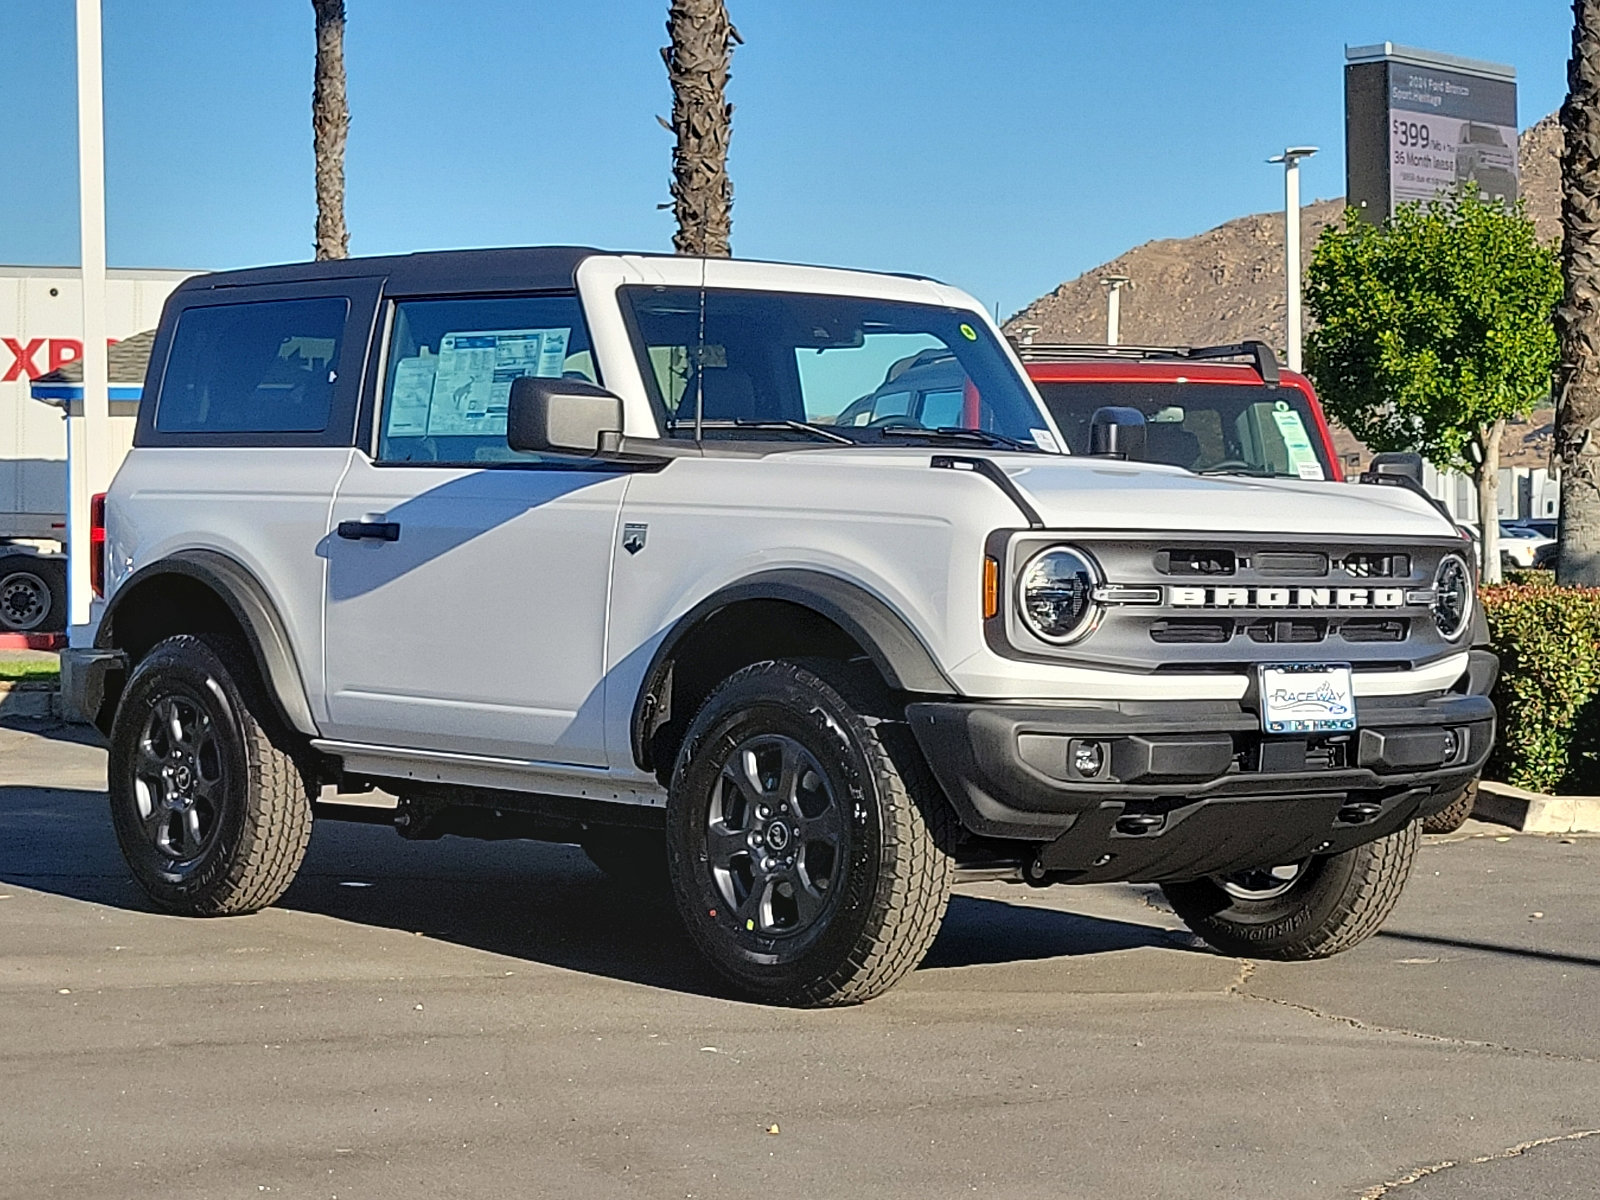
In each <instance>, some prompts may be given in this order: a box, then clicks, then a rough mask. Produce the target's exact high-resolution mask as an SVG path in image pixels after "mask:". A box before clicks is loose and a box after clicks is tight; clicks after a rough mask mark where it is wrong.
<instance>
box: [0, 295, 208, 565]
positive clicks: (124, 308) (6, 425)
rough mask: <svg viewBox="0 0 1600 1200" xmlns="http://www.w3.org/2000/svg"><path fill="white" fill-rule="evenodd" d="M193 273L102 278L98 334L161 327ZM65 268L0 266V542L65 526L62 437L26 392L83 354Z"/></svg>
mask: <svg viewBox="0 0 1600 1200" xmlns="http://www.w3.org/2000/svg"><path fill="white" fill-rule="evenodd" d="M193 274H195V272H193V271H166V270H148V271H145V270H122V269H114V270H111V271H109V272H107V279H106V307H107V313H106V330H107V334H108V336H110V337H111V338H113V339H116V340H120V339H122V338H125V337H129V336H131V335H132V334H135V333H139V332H140V331H142V330H145V329H153V328H154V327H155V326H156V325H157V324H158V323H159V322H160V320H161V307H162V305H163V304H165V303H166V300H167V297H168V296H169V295H170V294H171V293H172V290H173V289H174V288H176V287H177V286H178V284H179V283H180V282H182V281H183V280H184V279H187V278H188V277H189V276H190V275H193ZM80 294H81V293H80V286H79V281H78V272H77V269H76V268H72V267H8V266H0V537H3V536H6V535H8V534H12V535H15V534H19V533H21V534H27V533H35V532H36V530H37V529H38V528H39V525H40V519H41V517H42V516H48V518H49V520H48V521H46V522H45V524H46V526H48V525H49V524H52V523H54V522H56V521H62V520H64V519H65V516H64V514H65V512H66V505H67V475H66V458H67V437H66V428H65V425H64V423H63V420H62V414H61V411H60V410H59V409H55V408H51V407H50V406H48V405H45V404H41V403H39V402H38V401H36V400H34V399H32V398H31V397H30V395H29V393H28V384H29V381H30V380H31V379H33V378H34V377H35V376H38V375H42V374H45V373H47V372H49V371H52V370H54V369H55V368H57V367H59V366H61V365H62V364H63V363H64V362H67V361H70V360H71V359H73V358H77V357H79V356H80V355H81V354H82V353H83V306H82V301H81V299H80Z"/></svg>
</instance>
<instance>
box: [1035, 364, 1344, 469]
mask: <svg viewBox="0 0 1600 1200" xmlns="http://www.w3.org/2000/svg"><path fill="white" fill-rule="evenodd" d="M1035 386H1036V387H1037V388H1038V389H1039V394H1040V395H1041V396H1043V397H1044V402H1045V405H1046V407H1048V408H1049V409H1050V415H1051V416H1053V417H1054V418H1055V419H1056V427H1057V428H1059V429H1060V430H1061V436H1062V437H1064V438H1065V439H1066V440H1067V448H1068V449H1070V450H1071V451H1072V452H1073V453H1074V454H1085V453H1087V452H1088V449H1089V423H1090V421H1091V419H1092V418H1093V417H1094V412H1095V409H1097V408H1102V407H1105V406H1107V405H1121V406H1126V407H1129V408H1137V409H1138V410H1139V411H1140V412H1142V413H1143V414H1144V419H1145V458H1146V459H1147V460H1148V461H1150V462H1162V463H1170V464H1172V465H1173V466H1175V467H1187V468H1188V469H1189V470H1191V471H1227V472H1238V473H1239V474H1244V475H1278V476H1285V477H1287V478H1290V479H1332V478H1334V474H1333V464H1332V462H1331V461H1330V459H1329V457H1328V447H1327V446H1326V445H1325V444H1324V441H1323V438H1322V436H1321V432H1320V429H1319V426H1318V424H1317V421H1316V419H1315V417H1313V416H1312V413H1311V405H1310V404H1309V403H1308V402H1307V400H1306V396H1305V393H1304V392H1302V391H1301V390H1300V389H1299V388H1297V387H1279V388H1268V387H1265V386H1263V385H1261V384H1230V383H1179V382H1176V381H1171V382H1168V381H1163V380H1151V381H1149V382H1139V383H1133V382H1118V383H1098V382H1090V381H1087V380H1085V381H1081V382H1080V381H1077V380H1064V381H1060V382H1055V383H1049V382H1043V381H1038V382H1036V383H1035Z"/></svg>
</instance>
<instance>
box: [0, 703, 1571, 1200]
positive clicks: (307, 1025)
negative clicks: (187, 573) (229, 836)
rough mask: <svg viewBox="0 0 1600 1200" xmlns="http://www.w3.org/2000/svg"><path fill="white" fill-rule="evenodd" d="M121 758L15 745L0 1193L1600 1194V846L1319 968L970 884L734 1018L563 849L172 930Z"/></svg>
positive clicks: (1417, 886) (2, 935) (1503, 868)
mask: <svg viewBox="0 0 1600 1200" xmlns="http://www.w3.org/2000/svg"><path fill="white" fill-rule="evenodd" d="M103 763H104V759H103V755H102V753H101V752H100V751H99V750H98V749H96V748H94V747H93V746H90V745H86V744H83V743H82V742H81V741H80V740H77V737H76V735H75V734H74V731H72V730H71V729H69V728H67V727H63V726H48V725H34V726H32V727H28V728H24V727H22V726H20V725H17V726H13V727H12V728H6V729H0V1196H7V1197H12V1196H15V1197H28V1198H30V1200H39V1198H44V1197H58V1196H71V1197H74V1198H76V1200H87V1198H95V1197H108V1198H111V1197H115V1198H119V1200H121V1198H128V1197H145V1196H161V1197H168V1198H175V1200H176V1198H187V1197H196V1198H198V1197H207V1198H215V1197H245V1196H251V1197H259V1196H262V1195H269V1194H271V1195H283V1196H291V1197H318V1196H322V1197H339V1198H344V1197H385V1198H390V1197H408V1196H427V1197H500V1196H507V1197H510V1196H517V1197H524V1196H560V1197H590V1196H594V1197H610V1196H622V1197H627V1196H636V1197H701V1196H704V1197H721V1196H727V1197H746V1196H749V1195H753V1194H760V1195H765V1196H771V1197H791V1196H792V1197H810V1198H815V1197H834V1196H841V1197H842V1196H872V1197H880V1196H881V1197H901V1196H904V1197H917V1198H919V1200H925V1198H930V1197H943V1196H956V1195H970V1194H976V1195H992V1196H1001V1197H1051V1198H1052V1200H1061V1198H1063V1197H1096V1198H1100V1197H1173V1198H1179V1197H1182V1198H1186V1200H1187V1198H1196V1197H1268V1196H1270V1197H1273V1198H1275V1200H1289V1198H1296V1197H1307V1198H1310V1197H1318V1198H1321V1197H1349V1198H1352V1200H1353V1198H1356V1197H1370V1198H1377V1197H1395V1198H1398V1200H1439V1198H1441V1197H1458V1198H1463V1200H1468V1198H1470V1200H1490V1198H1502V1197H1507V1198H1508V1197H1514V1196H1515V1197H1522V1196H1534V1195H1544V1196H1560V1197H1573V1196H1590V1195H1600V941H1597V938H1596V934H1595V930H1596V929H1597V928H1600V889H1597V887H1596V874H1597V871H1596V868H1597V867H1600V840H1597V839H1582V838H1579V839H1566V840H1561V839H1555V838H1540V837H1528V836H1517V837H1499V838H1497V837H1496V836H1495V835H1496V834H1497V833H1498V832H1500V831H1497V830H1495V829H1494V828H1493V827H1490V826H1480V825H1469V826H1468V829H1467V831H1465V832H1464V833H1463V834H1460V835H1454V836H1452V837H1451V838H1448V839H1434V840H1430V841H1429V843H1428V844H1427V845H1426V846H1425V847H1424V849H1423V851H1422V853H1421V856H1420V858H1419V863H1418V871H1417V873H1416V874H1415V875H1414V876H1413V879H1412V882H1411V884H1410V886H1409V887H1408V889H1407V892H1406V895H1405V897H1404V899H1403V900H1402V902H1401V905H1400V908H1399V910H1398V911H1397V913H1396V914H1395V915H1394V917H1393V918H1392V919H1391V920H1390V922H1389V925H1388V927H1387V928H1386V929H1385V930H1384V931H1383V933H1382V934H1380V935H1379V936H1378V937H1376V938H1374V939H1372V940H1371V941H1369V942H1368V943H1366V944H1365V945H1363V946H1361V947H1359V948H1358V949H1356V950H1354V951H1352V952H1350V953H1348V954H1346V955H1344V956H1342V957H1340V958H1336V959H1333V960H1330V961H1327V962H1322V963H1313V964H1297V965H1275V964H1261V965H1249V964H1246V963H1243V962H1241V961H1239V960H1236V959H1230V958H1224V957H1220V956H1217V955H1215V954H1212V953H1210V952H1208V951H1206V950H1204V949H1203V948H1201V947H1199V946H1198V945H1197V944H1196V943H1195V942H1194V941H1193V939H1191V938H1189V937H1188V936H1187V934H1185V933H1183V932H1182V931H1181V927H1180V926H1178V924H1177V922H1176V921H1175V920H1174V919H1173V918H1172V916H1171V914H1170V913H1168V912H1166V911H1164V910H1163V909H1161V908H1160V907H1159V901H1158V898H1157V897H1156V896H1155V895H1154V894H1153V893H1151V892H1150V891H1149V890H1147V889H1137V888H1130V887H1095V888H1084V889H1072V890H1069V889H1059V888H1058V889H1054V890H1050V891H1031V890H1025V889H1021V888H1017V887H1010V886H1006V885H1003V884H983V885H975V886H969V887H964V888H962V889H961V892H960V894H959V895H958V897H957V898H956V899H955V901H954V902H953V903H952V907H951V912H950V917H949V920H948V922H947V924H946V928H945V930H944V932H943V934H942V935H941V937H940V939H939V941H938V943H937V944H936V946H935V948H934V951H933V954H932V956H931V958H930V960H929V961H928V963H927V964H926V965H925V966H924V967H923V968H922V969H921V970H919V971H917V972H916V973H915V974H914V975H913V976H912V977H911V978H910V979H908V980H907V981H906V982H905V983H903V984H902V985H901V986H900V987H899V988H898V989H896V990H895V991H893V992H891V993H890V994H889V995H887V996H885V997H884V998H882V999H880V1000H878V1001H875V1002H873V1003H872V1004H869V1005H866V1006H864V1007H861V1008H856V1009H849V1010H843V1011H834V1012H793V1011H787V1010H775V1009H765V1008H760V1007H756V1006H752V1005H748V1004H743V1003H738V1002H734V1001H731V1000H729V999H726V998H725V997H724V996H722V995H721V994H720V992H719V989H718V987H717V985H716V982H715V981H714V980H713V979H712V978H711V977H710V976H709V975H708V973H707V972H706V971H704V970H702V969H701V968H700V967H699V966H698V965H697V963H696V961H695V960H694V958H693V956H692V954H691V952H690V950H689V948H688V946H687V944H686V941H685V939H684V938H683V936H682V935H681V934H680V933H679V932H678V931H677V929H676V928H675V926H674V923H673V921H672V919H671V918H670V916H669V915H668V914H667V913H666V912H665V911H663V910H662V909H661V908H660V907H659V906H658V905H656V904H653V903H651V902H649V901H644V900H641V899H639V898H638V897H634V896H630V895H628V894H626V893H624V892H622V891H619V890H618V889H616V888H613V887H611V886H609V885H608V884H606V883H605V882H604V881H603V880H602V877H601V876H600V875H599V874H598V872H596V871H595V870H593V869H592V868H591V867H590V866H589V865H588V863H587V861H586V860H585V859H584V858H583V857H582V855H581V854H580V853H579V852H578V851H576V850H572V849H568V848H565V847H550V846H539V845H535V844H531V843H515V842H511V843H473V842H465V841H461V840H457V839H446V840H444V841H440V842H432V843H417V844H413V843H408V842H405V841H402V840H401V839H400V838H398V837H396V836H395V835H394V834H392V833H390V832H389V831H388V830H385V829H382V828H375V827H367V826H343V825H332V824H330V825H326V826H322V827H319V829H318V830H317V832H316V834H315V835H314V837H313V841H312V845H311V851H310V855H309V857H308V859H307V862H306V866H305V869H304V871H303V873H302V875H301V877H300V879H299V880H298V881H297V882H296V884H295V886H294V887H293V888H292V889H291V890H290V892H289V894H288V895H287V896H286V897H285V900H284V902H283V903H282V904H281V905H280V906H279V907H277V908H275V909H272V910H269V911H267V912H264V913H261V914H259V915H257V916H254V917H244V918H233V919H227V920H215V921H194V920H184V919H181V918H172V917H166V916H161V915H157V914H155V913H153V912H151V911H150V910H149V909H148V907H147V906H146V905H145V904H144V902H143V900H142V897H141V895H140V893H139V892H138V891H137V890H136V888H135V887H134V885H133V884H132V883H131V881H129V879H128V878H127V876H126V874H125V872H124V869H123V866H122V862H121V859H120V857H119V856H118V853H117V850H116V846H115V844H114V841H113V839H112V835H111V830H110V826H109V820H108V818H107V816H106V814H105V810H104V799H103V796H102V795H101V792H100V789H101V786H102V778H103V770H104V767H103Z"/></svg>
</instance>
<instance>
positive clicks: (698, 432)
mask: <svg viewBox="0 0 1600 1200" xmlns="http://www.w3.org/2000/svg"><path fill="white" fill-rule="evenodd" d="M707 216H708V214H707V213H706V212H704V211H702V212H701V214H700V330H699V333H698V334H697V335H696V340H697V341H698V343H699V344H698V345H697V346H696V347H695V351H694V440H695V444H696V445H699V444H700V441H701V437H702V433H703V423H704V421H705V415H706V217H707Z"/></svg>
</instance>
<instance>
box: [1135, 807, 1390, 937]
mask: <svg viewBox="0 0 1600 1200" xmlns="http://www.w3.org/2000/svg"><path fill="white" fill-rule="evenodd" d="M1417 839H1418V831H1417V825H1416V823H1415V822H1412V823H1409V824H1407V825H1406V826H1404V827H1403V828H1401V829H1399V830H1396V831H1395V832H1394V833H1391V834H1390V835H1389V836H1388V837H1382V838H1379V839H1378V840H1377V841H1374V842H1368V843H1366V844H1365V845H1362V846H1357V847H1356V848H1355V849H1353V850H1346V851H1345V852H1344V853H1342V854H1333V855H1329V856H1327V857H1325V858H1312V859H1307V860H1306V861H1305V862H1303V863H1285V864H1283V865H1281V866H1277V867H1263V868H1259V869H1256V870H1250V871H1238V872H1234V873H1232V874H1229V875H1221V876H1215V877H1213V878H1210V879H1195V880H1189V881H1186V882H1183V883H1164V884H1162V885H1161V891H1162V892H1163V894H1165V896H1166V898H1167V902H1168V903H1170V904H1171V905H1172V910H1173V911H1174V912H1175V913H1177V914H1178V916H1179V918H1180V919H1182V921H1183V923H1184V924H1185V925H1187V926H1188V927H1189V928H1190V929H1192V930H1194V932H1195V933H1197V934H1199V935H1200V936H1201V937H1202V938H1204V939H1205V940H1206V941H1207V942H1208V943H1210V945H1212V946H1213V947H1215V948H1216V949H1217V950H1220V951H1221V952H1222V953H1224V954H1233V955H1237V956H1239V957H1241V958H1265V959H1278V960H1282V961H1292V960H1304V959H1313V958H1328V957H1330V956H1332V955H1334V954H1338V953H1339V952H1340V951H1342V950H1348V949H1349V948H1350V947H1351V946H1354V945H1356V944H1357V943H1358V942H1362V941H1365V940H1366V939H1367V938H1369V937H1371V936H1372V934H1373V933H1375V932H1376V931H1377V929H1378V927H1379V926H1380V925H1382V924H1383V922H1384V921H1385V920H1386V919H1387V918H1388V916H1389V914H1390V912H1392V911H1393V910H1394V906H1395V903H1396V902H1397V901H1398V900H1399V899H1400V890H1401V888H1403V887H1404V886H1405V882H1406V877H1407V876H1409V875H1410V874H1411V861H1412V859H1413V858H1415V857H1416V853H1417Z"/></svg>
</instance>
